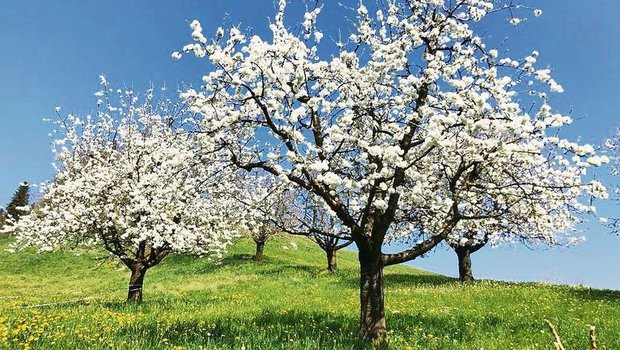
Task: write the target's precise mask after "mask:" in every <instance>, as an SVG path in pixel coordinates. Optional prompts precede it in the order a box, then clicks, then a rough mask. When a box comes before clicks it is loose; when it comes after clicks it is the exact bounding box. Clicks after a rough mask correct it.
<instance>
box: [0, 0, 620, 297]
mask: <svg viewBox="0 0 620 350" xmlns="http://www.w3.org/2000/svg"><path fill="white" fill-rule="evenodd" d="M308 2H309V3H313V1H308ZM341 2H343V3H347V4H351V5H353V6H354V5H355V4H357V3H358V1H357V0H342V1H341ZM289 3H290V7H291V8H292V9H293V13H292V14H291V16H289V23H293V21H294V20H296V18H298V17H294V14H297V13H299V11H300V9H302V8H303V6H304V5H303V4H304V3H303V2H302V0H290V1H289ZM336 3H337V2H336V1H329V2H328V5H326V6H325V8H324V11H323V12H322V14H321V17H320V18H319V23H320V24H322V25H326V26H327V30H326V35H327V36H326V37H327V38H328V37H329V33H330V32H331V33H333V32H334V30H335V28H336V27H337V26H338V25H339V24H341V23H343V18H344V16H343V13H344V10H343V9H342V8H341V7H339V6H338V5H336ZM366 3H367V4H368V6H369V7H372V4H373V3H374V0H366ZM523 3H525V4H528V5H530V6H532V7H536V8H541V9H543V15H542V16H541V17H538V18H535V17H534V16H533V15H531V14H528V19H527V20H526V21H525V22H523V23H522V24H521V25H519V26H517V27H512V26H510V25H508V24H507V23H506V20H507V18H506V17H507V16H506V14H499V15H497V17H496V19H495V20H493V21H491V22H489V23H487V24H486V25H485V26H481V27H480V28H479V29H480V30H481V31H482V32H484V33H486V34H485V36H486V37H487V39H488V40H487V42H490V43H501V42H503V41H504V39H505V38H507V40H506V43H505V44H503V45H502V47H501V50H503V51H504V53H507V54H509V55H512V56H513V57H521V56H524V55H526V54H528V53H530V52H531V51H532V50H534V49H536V50H538V51H540V53H541V56H540V60H539V63H541V64H543V65H549V66H550V67H551V68H552V69H553V71H554V77H555V78H556V80H558V81H559V82H560V83H561V84H562V85H563V86H564V89H565V91H566V92H565V93H564V94H562V95H557V96H555V97H554V98H553V100H552V102H553V105H554V107H555V108H557V109H558V110H560V111H562V112H568V111H571V110H572V115H573V117H574V118H575V122H574V125H573V126H571V127H570V128H568V129H567V130H566V131H565V132H563V133H564V135H565V136H569V137H571V138H572V139H580V140H581V141H582V142H587V143H593V144H598V143H600V142H601V140H602V139H604V138H605V137H608V136H610V135H611V134H612V132H613V130H614V129H615V127H616V126H617V125H618V124H620V98H618V91H619V90H620V89H619V85H618V82H619V81H620V65H619V64H618V62H620V41H618V40H617V39H618V38H620V24H618V21H617V13H618V12H619V11H620V2H619V1H617V0H591V1H587V2H585V1H583V0H561V1H560V0H538V1H534V0H530V1H527V0H524V1H523ZM586 4H587V5H586ZM273 9H274V3H273V1H272V0H254V1H246V0H210V1H204V0H203V1H146V0H136V1H121V0H109V1H96V2H95V1H92V2H85V1H78V0H65V1H54V2H53V1H44V0H38V1H37V0H35V1H17V0H12V1H10V0H5V1H1V2H0V33H2V34H1V35H0V52H1V53H2V54H0V203H2V204H5V203H6V202H7V201H8V200H9V198H10V196H11V194H12V193H13V192H14V191H15V189H16V187H17V185H18V184H19V182H21V181H24V180H28V181H30V182H35V183H36V182H41V181H45V180H47V179H49V178H50V177H51V176H52V174H53V172H52V168H51V165H50V163H51V161H52V156H51V152H50V150H49V149H50V148H49V143H50V139H49V137H48V136H47V135H48V133H49V132H50V130H51V127H50V125H49V124H47V123H44V122H43V119H44V118H45V117H52V116H53V115H54V107H55V106H61V107H62V109H63V112H64V113H74V114H78V115H84V114H88V113H89V112H91V111H92V109H93V108H94V107H95V102H96V98H95V97H94V96H93V93H94V92H95V91H96V90H97V89H98V76H99V74H101V73H103V74H105V75H106V76H107V78H108V80H109V81H110V82H111V84H112V85H113V86H120V87H124V86H128V87H133V88H134V89H135V90H138V91H140V90H144V89H145V88H147V87H148V86H149V85H150V84H154V85H155V86H162V85H163V84H165V85H166V86H168V87H169V91H171V92H172V91H174V90H175V89H176V87H177V86H179V84H181V83H186V84H199V82H200V77H201V76H202V75H203V74H204V73H206V71H207V69H208V66H207V65H206V63H205V62H204V61H200V60H196V59H191V58H190V59H183V60H181V61H173V60H172V59H171V58H170V54H171V53H172V52H173V51H175V50H179V49H180V48H181V47H182V46H183V45H184V44H186V43H188V42H189V41H190V30H189V27H188V23H189V21H191V20H193V19H199V20H200V21H201V22H202V26H203V28H205V34H208V33H212V32H213V31H214V29H215V28H216V27H217V26H220V25H226V24H241V26H242V27H243V28H252V30H253V31H254V32H256V33H258V34H261V33H265V32H266V29H267V27H266V23H267V22H266V19H267V18H268V17H271V18H273V12H274V11H273ZM597 177H599V178H600V179H603V180H604V181H605V182H607V183H613V181H612V180H613V179H610V178H609V176H607V175H605V171H600V172H599V174H597ZM619 208H620V206H618V205H616V204H615V203H614V202H612V201H609V202H607V203H604V204H601V206H600V212H601V215H604V216H614V213H615V212H618V209H619ZM617 216H620V215H617ZM583 230H584V231H585V233H586V234H587V237H588V240H587V242H585V243H583V244H581V245H580V246H577V247H573V248H570V249H567V248H555V249H549V250H544V251H542V250H536V251H531V250H529V249H527V248H524V247H504V248H497V249H485V250H483V251H481V252H479V253H477V254H475V255H474V258H473V259H474V273H475V274H476V275H477V277H482V278H496V279H507V280H527V281H549V282H559V283H572V284H576V283H581V284H586V285H591V286H596V287H604V288H615V289H620V254H618V253H617V250H618V249H617V247H620V237H616V236H612V235H610V234H608V233H607V229H606V228H604V227H601V226H600V225H599V224H598V223H596V220H591V222H590V223H589V224H586V225H584V227H583ZM413 265H415V266H419V267H423V268H427V269H430V270H433V271H437V272H441V273H445V274H450V275H454V274H455V273H456V258H455V257H454V256H453V254H452V253H451V252H449V251H446V250H445V249H441V248H440V249H438V250H437V251H436V252H434V253H433V254H430V255H429V257H427V258H424V259H421V260H419V261H415V262H413Z"/></svg>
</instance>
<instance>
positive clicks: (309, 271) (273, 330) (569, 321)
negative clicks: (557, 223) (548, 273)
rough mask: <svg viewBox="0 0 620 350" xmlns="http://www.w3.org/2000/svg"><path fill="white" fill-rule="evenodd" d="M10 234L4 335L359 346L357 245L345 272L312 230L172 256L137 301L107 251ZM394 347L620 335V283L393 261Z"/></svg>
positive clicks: (25, 345)
mask: <svg viewBox="0 0 620 350" xmlns="http://www.w3.org/2000/svg"><path fill="white" fill-rule="evenodd" d="M8 242H9V240H7V239H3V240H0V250H1V251H0V348H3V349H5V348H9V349H241V348H242V347H245V349H247V350H250V349H358V348H361V347H362V346H361V345H360V344H359V343H358V342H357V336H356V334H357V317H358V280H357V259H356V256H355V254H354V253H352V252H343V253H342V254H340V256H339V268H340V272H339V273H338V274H336V275H330V274H328V273H327V272H326V271H325V270H324V257H323V255H322V254H321V251H320V250H319V249H317V248H315V246H314V245H313V244H312V243H310V242H307V241H305V240H302V239H292V238H288V237H285V238H279V239H278V240H276V241H273V242H270V243H269V244H268V245H267V247H266V252H265V253H266V258H265V260H264V261H262V262H259V263H256V262H254V261H252V260H251V259H250V255H251V253H252V248H253V247H252V245H251V244H250V243H249V242H245V241H241V242H239V243H237V244H236V245H235V246H234V247H233V249H232V250H231V252H230V254H228V255H227V257H226V258H225V259H224V260H223V261H222V262H220V263H218V264H215V263H213V262H209V261H207V260H202V259H197V258H194V257H189V256H172V257H170V258H168V259H166V260H165V261H164V262H163V263H162V264H161V265H160V266H158V267H156V268H154V269H152V270H151V271H149V272H148V273H147V276H146V279H145V295H144V297H145V301H144V303H143V304H142V305H138V306H135V305H126V304H125V303H124V298H125V297H126V284H127V279H128V277H129V276H128V275H129V273H128V271H127V270H126V269H125V268H124V267H122V266H119V265H117V264H115V263H113V262H106V263H104V264H100V261H99V260H97V258H99V257H101V256H103V254H93V253H85V252H81V254H80V255H79V256H76V255H75V254H74V253H72V252H61V253H52V254H43V255H40V254H35V253H34V252H25V253H19V254H9V253H7V252H5V251H4V249H5V248H6V247H7V244H8ZM386 307H387V319H388V328H389V329H390V332H389V340H390V343H389V344H390V348H391V349H477V350H478V349H553V346H552V341H551V336H550V334H549V333H548V331H547V328H546V326H545V324H544V319H549V320H551V321H552V322H553V323H554V324H556V326H557V327H558V330H559V332H560V333H561V335H562V338H563V341H564V343H565V345H566V347H567V349H585V348H587V331H588V325H596V326H597V333H598V339H599V348H600V349H620V293H619V292H611V291H600V290H590V289H585V288H575V287H565V286H549V285H540V284H514V283H501V282H492V281H481V282H477V283H475V284H473V285H469V286H462V285H460V284H459V283H458V282H456V281H454V280H452V279H449V278H445V277H442V276H437V275H432V274H428V273H425V272H422V271H419V270H415V269H412V268H407V267H403V266H396V267H390V268H388V269H386Z"/></svg>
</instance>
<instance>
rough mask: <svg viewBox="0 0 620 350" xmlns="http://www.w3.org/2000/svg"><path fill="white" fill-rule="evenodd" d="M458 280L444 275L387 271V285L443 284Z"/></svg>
mask: <svg viewBox="0 0 620 350" xmlns="http://www.w3.org/2000/svg"><path fill="white" fill-rule="evenodd" d="M455 282H457V279H455V278H451V277H446V276H442V275H411V274H403V273H386V274H385V283H386V284H387V285H395V284H402V285H412V286H441V285H444V284H450V283H455Z"/></svg>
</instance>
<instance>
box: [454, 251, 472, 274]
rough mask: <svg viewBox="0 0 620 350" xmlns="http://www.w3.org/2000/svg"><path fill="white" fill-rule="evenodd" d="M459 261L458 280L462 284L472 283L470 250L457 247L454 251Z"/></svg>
mask: <svg viewBox="0 0 620 350" xmlns="http://www.w3.org/2000/svg"><path fill="white" fill-rule="evenodd" d="M454 251H455V252H456V256H457V257H458V259H459V280H461V282H464V283H469V282H473V281H474V273H473V272H472V269H471V253H472V251H471V249H469V248H468V247H457V248H456V249H455V250H454Z"/></svg>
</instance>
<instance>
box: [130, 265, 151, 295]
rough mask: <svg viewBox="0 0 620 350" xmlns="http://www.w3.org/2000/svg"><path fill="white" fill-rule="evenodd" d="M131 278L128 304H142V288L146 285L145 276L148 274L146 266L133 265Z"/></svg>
mask: <svg viewBox="0 0 620 350" xmlns="http://www.w3.org/2000/svg"><path fill="white" fill-rule="evenodd" d="M130 269H131V277H130V278H129V288H128V291H127V302H129V303H141V302H142V286H143V284H144V275H145V274H146V270H147V268H146V266H144V265H143V264H139V263H136V264H133V265H132V266H131V267H130Z"/></svg>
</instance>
